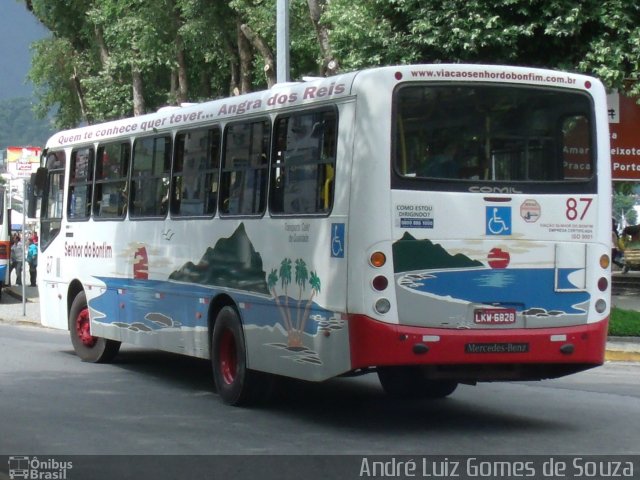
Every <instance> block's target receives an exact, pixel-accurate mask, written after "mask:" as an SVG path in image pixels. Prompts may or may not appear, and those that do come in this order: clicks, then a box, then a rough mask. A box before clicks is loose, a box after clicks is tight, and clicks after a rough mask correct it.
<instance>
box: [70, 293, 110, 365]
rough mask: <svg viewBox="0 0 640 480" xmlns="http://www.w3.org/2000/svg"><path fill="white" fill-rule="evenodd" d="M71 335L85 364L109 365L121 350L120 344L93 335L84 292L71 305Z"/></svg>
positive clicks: (74, 345)
mask: <svg viewBox="0 0 640 480" xmlns="http://www.w3.org/2000/svg"><path fill="white" fill-rule="evenodd" d="M69 334H70V335H71V343H72V345H73V349H74V350H75V352H76V355H78V357H80V359H81V360H82V361H83V362H91V363H108V362H110V361H112V360H113V359H114V358H115V356H116V355H117V354H118V351H119V350H120V342H117V341H115V340H108V339H106V338H101V337H94V336H93V335H91V319H90V317H89V307H88V306H87V297H86V295H85V293H84V292H80V293H79V294H78V295H77V296H76V298H74V299H73V303H72V304H71V310H70V311H69Z"/></svg>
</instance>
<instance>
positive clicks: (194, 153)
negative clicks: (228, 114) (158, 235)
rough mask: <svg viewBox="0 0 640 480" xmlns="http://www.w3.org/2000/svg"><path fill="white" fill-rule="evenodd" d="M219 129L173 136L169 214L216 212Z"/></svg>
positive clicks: (201, 214)
mask: <svg viewBox="0 0 640 480" xmlns="http://www.w3.org/2000/svg"><path fill="white" fill-rule="evenodd" d="M220 139H221V135H220V130H219V129H218V128H214V129H208V130H204V129H203V130H194V131H190V132H184V133H179V134H178V135H177V136H176V144H175V152H174V161H173V163H174V164H173V173H172V177H171V215H174V216H190V217H193V216H204V215H207V216H211V215H214V214H215V212H216V199H217V196H218V172H219V164H220Z"/></svg>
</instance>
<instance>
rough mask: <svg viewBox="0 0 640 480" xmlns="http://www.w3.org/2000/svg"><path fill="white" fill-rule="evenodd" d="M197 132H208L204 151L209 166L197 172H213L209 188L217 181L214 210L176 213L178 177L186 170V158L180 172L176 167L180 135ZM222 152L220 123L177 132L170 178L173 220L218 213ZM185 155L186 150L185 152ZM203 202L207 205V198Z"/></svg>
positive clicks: (171, 214)
mask: <svg viewBox="0 0 640 480" xmlns="http://www.w3.org/2000/svg"><path fill="white" fill-rule="evenodd" d="M196 132H206V133H207V136H206V140H207V145H206V146H205V147H204V152H205V153H206V166H207V168H205V169H203V170H198V171H197V173H198V175H207V174H211V179H212V182H211V183H210V184H209V185H208V188H209V189H210V188H211V187H212V186H213V184H214V183H217V189H216V192H215V199H213V202H214V205H213V211H212V212H207V213H202V214H190V213H176V211H175V207H176V202H177V201H178V197H177V190H176V188H177V183H178V180H177V178H184V172H185V169H184V159H182V162H183V167H182V169H181V170H180V171H179V172H178V171H177V170H176V167H177V162H176V159H177V158H178V148H179V146H180V144H181V143H180V141H179V140H178V137H179V136H180V135H186V134H189V133H196ZM216 133H217V134H218V145H217V147H215V148H216V149H217V158H215V159H214V158H213V153H214V150H213V149H214V137H215V134H216ZM222 152H223V129H222V127H221V125H220V124H212V125H206V126H200V127H195V128H190V129H184V130H179V131H177V132H176V134H175V136H174V139H173V152H172V160H171V179H170V185H169V215H170V217H171V218H172V219H173V220H187V219H198V218H202V219H207V218H213V217H214V216H215V215H216V213H217V212H218V210H219V208H218V207H219V205H218V201H219V195H220V172H221V170H222V169H221V163H222ZM183 155H184V152H183ZM212 163H213V164H215V168H211V165H212ZM183 200H184V199H181V200H180V202H182V201H183ZM209 201H211V198H210V199H209ZM203 202H204V205H205V207H206V205H207V203H206V202H207V200H206V198H203Z"/></svg>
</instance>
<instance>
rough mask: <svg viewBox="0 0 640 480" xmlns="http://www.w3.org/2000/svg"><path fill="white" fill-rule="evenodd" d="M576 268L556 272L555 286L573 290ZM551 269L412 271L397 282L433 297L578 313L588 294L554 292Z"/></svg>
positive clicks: (520, 309)
mask: <svg viewBox="0 0 640 480" xmlns="http://www.w3.org/2000/svg"><path fill="white" fill-rule="evenodd" d="M577 271H578V270H577V269H560V270H558V287H559V288H560V289H576V285H574V284H573V283H572V282H571V280H570V275H571V274H572V273H573V272H577ZM554 275H555V270H554V269H551V268H522V269H516V268H511V269H495V270H492V269H486V268H482V269H466V270H444V271H425V272H413V273H408V274H406V275H403V276H401V277H400V279H399V283H400V284H401V285H402V286H404V287H407V288H410V289H413V290H417V291H420V292H426V293H431V294H434V295H438V296H442V297H447V296H451V297H452V298H455V299H459V300H463V301H467V302H473V303H485V304H489V305H490V304H499V305H501V306H504V307H509V308H515V309H516V310H517V311H520V312H522V311H527V310H530V309H532V308H539V309H544V310H546V311H547V312H551V311H553V312H558V313H560V312H563V313H568V314H582V313H584V312H585V309H584V306H585V302H587V301H589V299H590V296H589V293H588V292H586V291H583V290H574V291H570V292H558V291H555V289H554V285H555V279H554Z"/></svg>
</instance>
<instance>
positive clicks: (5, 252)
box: [0, 187, 11, 299]
mask: <svg viewBox="0 0 640 480" xmlns="http://www.w3.org/2000/svg"><path fill="white" fill-rule="evenodd" d="M8 198H9V197H8V193H7V190H6V188H5V187H0V299H2V289H3V288H4V287H5V286H7V285H9V283H10V280H11V278H10V275H11V209H10V208H9V201H8Z"/></svg>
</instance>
